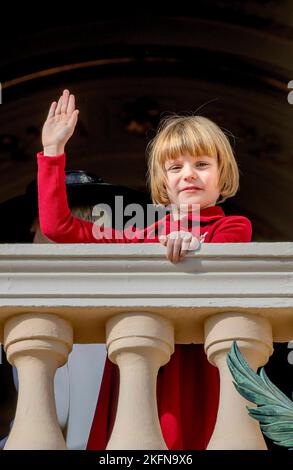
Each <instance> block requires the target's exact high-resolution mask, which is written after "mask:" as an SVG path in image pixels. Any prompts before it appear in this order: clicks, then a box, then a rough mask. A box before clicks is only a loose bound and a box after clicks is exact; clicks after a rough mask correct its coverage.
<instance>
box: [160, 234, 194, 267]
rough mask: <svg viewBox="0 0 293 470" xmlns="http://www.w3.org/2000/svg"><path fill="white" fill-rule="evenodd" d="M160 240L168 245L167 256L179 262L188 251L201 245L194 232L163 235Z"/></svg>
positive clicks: (174, 261)
mask: <svg viewBox="0 0 293 470" xmlns="http://www.w3.org/2000/svg"><path fill="white" fill-rule="evenodd" d="M159 241H160V243H162V245H164V246H166V247H167V254H166V257H167V259H168V260H169V261H171V263H178V262H179V261H181V260H182V259H183V258H184V257H185V256H186V254H187V253H188V251H191V250H196V249H197V248H198V247H199V241H198V239H197V238H196V237H194V236H193V235H192V233H190V232H184V231H179V232H171V233H169V235H161V236H160V237H159Z"/></svg>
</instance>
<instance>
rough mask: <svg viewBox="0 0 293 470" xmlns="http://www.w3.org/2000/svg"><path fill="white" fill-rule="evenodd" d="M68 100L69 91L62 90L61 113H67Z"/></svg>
mask: <svg viewBox="0 0 293 470" xmlns="http://www.w3.org/2000/svg"><path fill="white" fill-rule="evenodd" d="M68 100H69V91H68V90H64V91H63V95H62V106H61V113H67V106H68Z"/></svg>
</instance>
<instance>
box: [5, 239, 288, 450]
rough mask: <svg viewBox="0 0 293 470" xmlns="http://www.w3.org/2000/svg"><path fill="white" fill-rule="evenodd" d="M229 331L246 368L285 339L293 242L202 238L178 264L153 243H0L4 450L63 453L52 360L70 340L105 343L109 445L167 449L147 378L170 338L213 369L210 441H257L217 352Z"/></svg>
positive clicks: (166, 355) (152, 379)
mask: <svg viewBox="0 0 293 470" xmlns="http://www.w3.org/2000/svg"><path fill="white" fill-rule="evenodd" d="M234 339H236V340H237V344H238V346H239V347H240V350H241V351H242V353H243V354H244V356H245V357H246V359H247V360H248V362H249V363H250V365H251V366H252V367H253V368H254V369H255V370H256V369H257V368H258V367H259V366H261V365H264V364H265V363H266V362H267V361H268V360H269V357H270V355H271V354H272V353H273V341H280V342H286V341H290V340H292V339H293V243H250V244H206V245H202V247H201V250H200V251H199V252H197V253H196V254H189V255H188V257H187V258H186V259H185V260H184V261H183V262H181V263H179V264H175V265H173V264H171V263H170V262H169V261H167V260H166V259H165V248H164V247H162V246H159V245H148V244H147V245H144V244H136V245H120V244H117V245H112V244H103V245H71V244H67V245H2V246H1V247H0V342H2V343H3V344H4V347H5V350H6V354H7V358H8V360H9V361H10V362H11V364H14V365H15V366H16V367H17V369H18V374H19V396H18V404H17V412H16V417H15V421H14V425H13V428H12V430H11V433H10V435H9V438H8V440H7V443H6V447H5V448H6V449H65V448H66V444H65V441H64V438H63V435H62V433H61V431H60V428H59V425H58V422H57V416H56V409H55V403H54V393H53V381H54V374H55V371H56V368H57V367H59V366H61V365H62V364H64V363H66V361H67V357H68V354H69V353H70V350H71V348H72V343H73V340H74V342H75V343H94V342H97V343H101V342H106V343H107V347H108V355H109V358H110V360H111V361H113V362H115V363H116V364H117V365H118V367H119V370H120V390H119V401H118V408H117V414H116V421H115V424H114V428H113V431H112V435H111V437H110V440H109V443H108V447H107V448H108V449H166V444H165V442H164V439H163V436H162V433H161V429H160V425H159V420H158V413H157V406H156V377H157V372H158V369H159V367H161V366H162V365H164V364H166V363H167V362H168V361H169V359H170V356H171V354H172V353H173V351H174V344H175V343H184V344H188V343H202V344H204V347H205V351H206V354H207V357H208V359H209V361H210V362H211V363H212V364H214V365H215V366H216V367H218V369H219V373H220V381H221V389H220V403H219V411H218V418H217V423H216V426H215V430H214V433H213V436H212V438H211V441H210V443H209V446H208V448H209V449H264V448H266V447H265V442H264V439H263V437H262V434H261V432H260V430H259V426H258V424H257V423H256V422H255V421H254V420H253V419H252V418H250V417H249V416H248V414H247V411H246V405H247V402H246V401H245V400H244V399H243V398H242V397H241V396H240V395H239V394H238V393H237V392H236V391H235V389H234V386H233V383H232V378H231V375H230V372H229V370H228V368H227V365H226V355H227V352H228V350H229V349H230V347H231V344H232V341H233V340H234Z"/></svg>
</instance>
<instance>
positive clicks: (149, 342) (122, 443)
mask: <svg viewBox="0 0 293 470" xmlns="http://www.w3.org/2000/svg"><path fill="white" fill-rule="evenodd" d="M106 333H107V346H108V354H109V358H110V360H111V361H112V362H114V363H116V364H117V365H118V367H119V371H120V388H119V400H118V407H117V414H116V420H115V424H114V427H113V431H112V435H111V437H110V440H109V442H108V446H107V449H167V446H166V444H165V441H164V439H163V436H162V431H161V428H160V423H159V418H158V410H157V399H156V381H157V374H158V370H159V368H160V367H161V366H162V365H164V364H166V363H167V362H168V361H169V360H170V356H171V354H172V353H173V351H174V330H173V326H172V324H171V323H170V322H169V321H168V320H166V319H164V318H161V317H160V316H157V315H152V314H150V313H131V314H122V315H118V316H115V317H113V318H111V320H109V321H108V323H107V327H106Z"/></svg>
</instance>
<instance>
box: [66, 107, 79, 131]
mask: <svg viewBox="0 0 293 470" xmlns="http://www.w3.org/2000/svg"><path fill="white" fill-rule="evenodd" d="M78 114H79V111H78V109H76V110H75V111H74V112H73V113H72V114H71V116H70V119H69V121H68V123H67V125H68V127H73V128H74V127H75V126H76V123H77V120H78Z"/></svg>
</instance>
